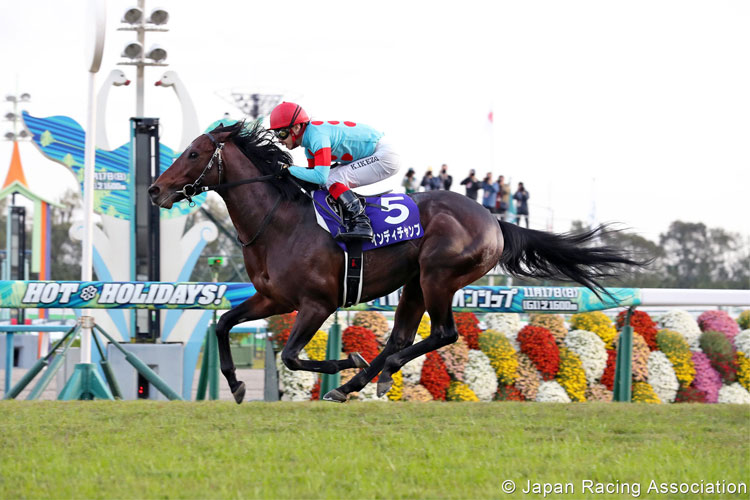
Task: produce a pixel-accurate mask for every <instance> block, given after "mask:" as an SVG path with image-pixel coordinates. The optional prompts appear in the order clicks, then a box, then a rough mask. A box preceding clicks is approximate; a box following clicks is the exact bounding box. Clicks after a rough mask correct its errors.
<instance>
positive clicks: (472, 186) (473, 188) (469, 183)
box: [461, 168, 482, 201]
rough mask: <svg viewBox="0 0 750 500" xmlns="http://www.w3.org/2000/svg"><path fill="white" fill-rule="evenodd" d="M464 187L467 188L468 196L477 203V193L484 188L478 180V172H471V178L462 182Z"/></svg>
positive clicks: (472, 170)
mask: <svg viewBox="0 0 750 500" xmlns="http://www.w3.org/2000/svg"><path fill="white" fill-rule="evenodd" d="M461 185H462V186H466V196H467V197H468V198H471V199H472V200H474V201H477V193H479V189H480V188H481V187H482V184H481V183H480V182H479V179H477V176H476V172H475V171H474V169H473V168H472V169H471V170H469V176H468V177H467V178H466V179H464V180H462V181H461Z"/></svg>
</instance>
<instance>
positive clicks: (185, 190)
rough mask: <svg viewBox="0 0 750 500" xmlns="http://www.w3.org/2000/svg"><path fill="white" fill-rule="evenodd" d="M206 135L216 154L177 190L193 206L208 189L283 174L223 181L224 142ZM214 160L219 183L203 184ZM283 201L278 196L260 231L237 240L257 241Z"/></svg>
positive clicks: (273, 177) (214, 189)
mask: <svg viewBox="0 0 750 500" xmlns="http://www.w3.org/2000/svg"><path fill="white" fill-rule="evenodd" d="M204 135H206V136H207V137H208V138H209V139H211V142H212V143H213V144H214V147H215V149H214V154H213V155H211V159H210V160H209V161H208V164H207V165H206V166H205V167H203V172H201V174H200V175H199V176H198V178H197V179H195V181H193V182H192V183H190V184H185V185H184V186H183V187H182V189H180V190H179V191H176V193H177V194H181V195H183V196H184V197H185V199H186V200H187V201H188V204H189V205H190V206H191V207H194V206H195V202H194V201H193V197H194V196H197V195H199V194H201V193H205V192H208V191H218V190H219V189H226V188H230V187H234V186H239V185H242V184H250V183H252V182H267V181H270V180H272V179H280V178H281V174H280V173H279V174H270V175H261V176H259V177H252V178H250V179H243V180H240V181H235V182H224V183H222V182H221V179H222V177H223V175H224V169H223V160H222V157H221V152H222V151H223V150H224V143H223V142H218V141H217V140H216V138H215V137H214V136H213V135H211V133H210V132H206V133H205V134H204ZM214 161H216V164H217V168H218V171H219V183H218V184H213V185H210V186H202V185H201V184H202V183H203V179H204V178H205V177H206V175H208V173H209V172H210V171H211V168H213V165H214ZM274 163H276V164H278V163H279V161H278V158H276V159H275V160H274ZM280 203H281V197H278V198H277V199H276V203H275V204H274V205H273V208H272V209H271V211H270V212H268V213H267V214H266V216H265V217H264V218H263V221H262V222H261V223H260V228H258V231H257V232H256V233H255V235H254V236H253V237H252V238H251V239H250V241H248V242H247V243H243V242H242V240H240V235H239V234H238V235H237V242H238V243H239V244H240V245H242V246H243V247H249V246H250V245H252V244H253V243H255V240H257V239H258V236H260V234H261V233H262V232H263V230H264V229H265V228H266V226H267V225H268V224H269V223H270V222H271V217H272V216H273V214H274V212H276V209H277V208H279V204H280Z"/></svg>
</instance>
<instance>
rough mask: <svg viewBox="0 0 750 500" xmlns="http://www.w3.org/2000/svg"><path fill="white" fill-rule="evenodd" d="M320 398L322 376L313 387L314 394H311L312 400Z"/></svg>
mask: <svg viewBox="0 0 750 500" xmlns="http://www.w3.org/2000/svg"><path fill="white" fill-rule="evenodd" d="M319 399H320V377H318V380H317V381H316V382H315V385H314V386H313V388H312V394H310V401H317V400H319Z"/></svg>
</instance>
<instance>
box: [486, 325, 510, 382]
mask: <svg viewBox="0 0 750 500" xmlns="http://www.w3.org/2000/svg"><path fill="white" fill-rule="evenodd" d="M479 348H480V349H481V350H482V352H483V353H485V354H486V355H487V357H488V358H490V364H491V365H492V368H494V369H495V374H496V375H497V380H498V382H500V383H501V384H503V385H512V384H513V383H515V381H516V378H518V358H517V357H516V350H515V349H513V345H511V343H510V340H508V337H506V336H505V335H504V334H502V333H500V332H496V331H495V330H485V331H483V332H482V333H481V334H479Z"/></svg>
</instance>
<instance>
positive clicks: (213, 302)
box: [0, 281, 750, 314]
mask: <svg viewBox="0 0 750 500" xmlns="http://www.w3.org/2000/svg"><path fill="white" fill-rule="evenodd" d="M400 293H401V291H400V290H397V291H395V292H393V293H391V294H388V295H386V296H383V297H381V298H379V299H376V300H373V301H371V302H366V303H362V304H357V305H355V306H353V307H350V308H348V310H354V311H358V310H374V311H394V310H395V309H396V307H397V305H398V301H399V297H400ZM253 294H255V287H254V286H253V285H252V284H251V283H187V282H185V283H166V282H155V281H150V282H149V281H132V282H108V281H84V282H81V281H0V308H47V309H59V308H70V309H113V308H115V309H231V308H233V307H235V306H237V305H239V304H240V303H242V302H243V301H245V300H246V299H248V298H249V297H251V296H252V295H253ZM639 305H643V306H734V307H750V290H679V289H670V288H607V289H606V293H600V296H597V295H596V294H595V293H594V292H592V291H591V290H589V289H588V288H583V287H557V286H511V287H507V286H468V287H465V288H463V289H461V290H459V291H457V292H456V294H455V296H454V297H453V309H454V310H455V311H462V312H478V313H489V312H515V313H530V312H539V313H558V314H572V313H577V312H587V311H600V310H604V309H611V308H615V307H634V306H639Z"/></svg>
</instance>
